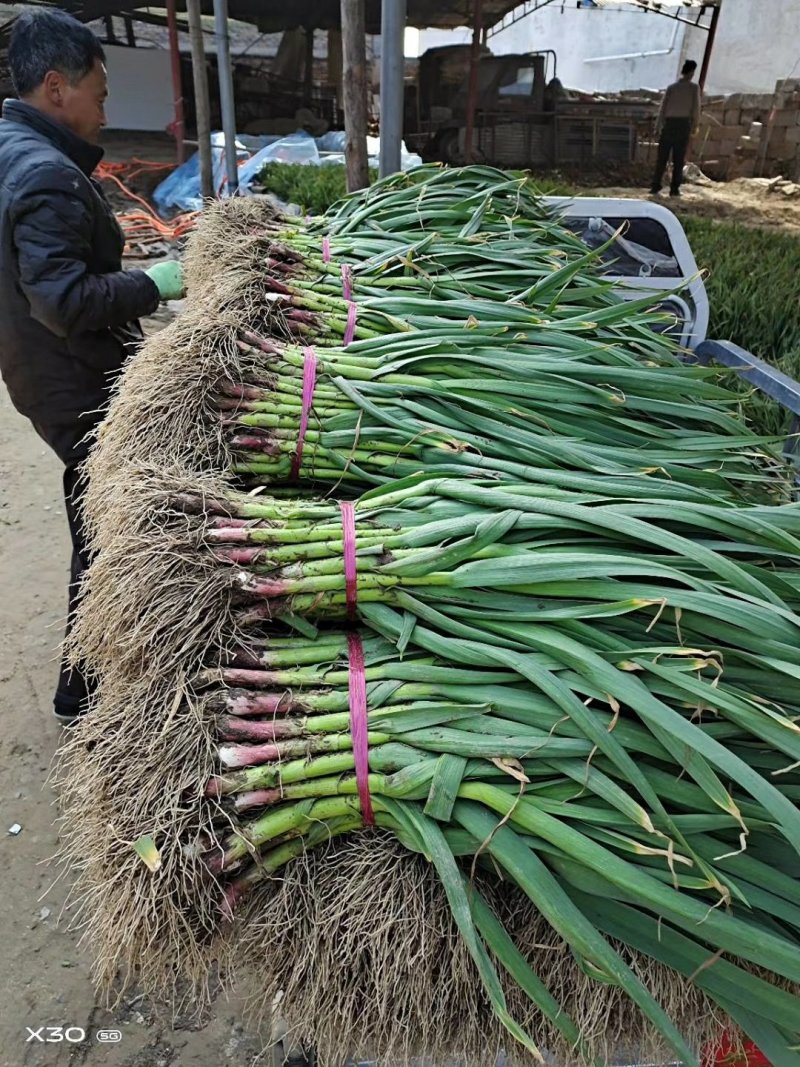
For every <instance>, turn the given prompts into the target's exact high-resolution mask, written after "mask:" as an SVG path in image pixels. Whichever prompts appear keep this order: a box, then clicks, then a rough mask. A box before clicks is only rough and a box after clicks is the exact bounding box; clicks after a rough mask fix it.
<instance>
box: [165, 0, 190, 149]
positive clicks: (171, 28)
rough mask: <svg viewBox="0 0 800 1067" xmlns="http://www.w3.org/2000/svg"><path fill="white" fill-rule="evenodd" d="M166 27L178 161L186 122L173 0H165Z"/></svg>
mask: <svg viewBox="0 0 800 1067" xmlns="http://www.w3.org/2000/svg"><path fill="white" fill-rule="evenodd" d="M167 29H168V33H169V60H170V67H171V69H172V99H173V102H174V106H175V120H174V122H173V123H172V131H173V133H174V136H175V145H176V147H177V153H178V163H179V164H180V163H183V161H184V159H185V147H186V146H185V145H184V143H183V140H184V137H185V134H186V129H185V127H186V124H185V122H184V119H183V86H182V85H181V53H180V50H179V48H178V20H177V18H176V16H175V0H167Z"/></svg>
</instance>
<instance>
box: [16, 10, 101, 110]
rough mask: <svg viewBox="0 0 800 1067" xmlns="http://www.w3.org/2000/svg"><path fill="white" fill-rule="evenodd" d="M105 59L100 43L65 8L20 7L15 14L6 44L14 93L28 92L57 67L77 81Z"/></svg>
mask: <svg viewBox="0 0 800 1067" xmlns="http://www.w3.org/2000/svg"><path fill="white" fill-rule="evenodd" d="M97 59H99V60H100V62H101V63H102V62H104V61H105V53H104V52H103V46H102V45H101V44H100V42H99V41H98V39H97V38H96V37H95V35H94V34H93V33H92V31H91V30H90V29H89V27H88V26H84V24H83V23H82V22H78V20H77V19H75V18H73V17H72V15H68V14H67V13H66V12H65V11H24V12H23V13H22V14H21V15H18V16H17V19H16V21H15V22H14V28H13V30H12V31H11V40H10V41H9V45H8V66H9V69H10V71H11V80H12V81H13V83H14V89H15V91H16V93H17V95H18V96H28V94H29V93H32V92H33V90H34V89H36V88H37V87H38V86H39V85H41V84H42V82H43V81H44V79H45V75H46V74H47V72H48V71H50V70H57V71H59V72H60V73H61V74H63V75H64V76H65V77H66V78H68V79H69V82H70V84H72V85H75V84H77V83H78V82H79V81H80V80H81V78H83V77H84V76H85V75H86V74H88V73H89V71H90V70H91V69H92V67H93V66H94V63H95V60H97Z"/></svg>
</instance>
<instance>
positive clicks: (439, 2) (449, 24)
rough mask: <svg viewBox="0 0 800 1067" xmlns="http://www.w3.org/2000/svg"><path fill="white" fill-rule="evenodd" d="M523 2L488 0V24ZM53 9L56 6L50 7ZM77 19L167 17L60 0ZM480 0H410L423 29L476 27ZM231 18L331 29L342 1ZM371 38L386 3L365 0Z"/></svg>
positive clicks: (86, 0)
mask: <svg viewBox="0 0 800 1067" xmlns="http://www.w3.org/2000/svg"><path fill="white" fill-rule="evenodd" d="M33 2H34V3H36V2H45V0H33ZM519 2H520V0H483V5H482V6H483V23H484V25H485V26H492V25H493V24H494V23H496V22H498V21H499V20H500V19H502V18H503V17H504V16H505V15H507V14H508V13H509V12H510V11H512V10H513V9H514V8H515V7H517V6H518V5H519ZM47 6H52V5H51V4H50V3H48V4H47ZM55 6H56V7H60V8H62V9H63V10H65V11H69V12H71V13H72V14H74V15H76V16H77V17H78V18H80V19H81V20H82V21H83V22H91V21H93V20H94V19H97V18H102V17H103V16H104V15H132V16H133V18H134V19H135V18H136V16H137V14H138V13H142V14H145V15H147V14H151V13H152V14H158V15H163V14H164V10H163V7H162V5H161V4H155V5H150V6H148V5H147V4H143V3H142V2H141V0H138V2H137V0H58V2H57V3H56V4H55ZM202 6H203V11H204V12H205V13H207V14H212V13H213V5H212V0H203V4H202ZM474 7H475V5H474V0H408V17H407V21H408V24H409V26H416V27H419V28H420V29H424V28H427V27H433V28H436V29H452V28H454V27H456V26H470V25H472V12H473V11H474ZM229 9H230V16H231V18H234V19H239V20H241V21H242V22H252V23H254V24H255V25H256V26H258V28H259V29H260V30H261V32H262V33H275V32H278V31H280V30H290V29H294V28H296V27H298V26H308V27H314V28H317V29H330V28H331V27H336V26H338V25H339V20H340V0H291V3H286V0H230V2H229ZM365 17H366V26H367V32H368V33H380V22H381V3H380V0H365Z"/></svg>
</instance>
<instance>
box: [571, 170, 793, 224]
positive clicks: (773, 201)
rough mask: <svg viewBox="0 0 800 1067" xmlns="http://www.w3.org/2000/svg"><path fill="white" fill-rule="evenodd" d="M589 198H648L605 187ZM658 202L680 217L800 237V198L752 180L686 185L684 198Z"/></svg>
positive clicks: (640, 192)
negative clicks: (772, 190) (727, 223)
mask: <svg viewBox="0 0 800 1067" xmlns="http://www.w3.org/2000/svg"><path fill="white" fill-rule="evenodd" d="M582 192H583V190H582ZM585 195H586V196H614V197H623V198H625V199H630V198H632V197H634V198H637V199H641V198H644V197H646V196H647V189H646V188H642V189H636V188H631V187H630V186H610V187H609V186H604V187H603V188H598V189H586V190H585ZM658 202H659V203H661V204H664V205H665V206H666V207H668V208H669V209H670V210H671V211H674V212H675V214H676V215H678V216H679V217H680V216H685V215H696V216H700V217H702V218H709V219H717V220H719V221H721V222H736V223H739V224H740V225H742V226H757V227H758V228H759V229H765V230H781V231H783V232H784V233H790V234H793V235H794V236H795V237H800V196H795V197H792V198H789V197H786V196H784V195H783V194H782V193H780V192H768V191H767V189H766V188H765V186H763V185H760V184H757V183H755V182H754V181H753V180H752V179H748V178H742V179H738V180H736V181H732V182H712V183H711V185H693V184H690V183H686V184H684V185H683V187H682V188H681V195H680V198H676V199H673V198H672V197H669V196H666V195H665V194H662V195H661V196H660V197H658Z"/></svg>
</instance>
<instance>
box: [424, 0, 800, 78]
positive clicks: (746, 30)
mask: <svg viewBox="0 0 800 1067" xmlns="http://www.w3.org/2000/svg"><path fill="white" fill-rule="evenodd" d="M470 39H471V35H470V32H469V30H467V29H462V30H453V31H451V32H449V33H448V32H446V31H433V30H423V31H421V33H420V40H419V50H420V54H421V53H422V52H424V51H425V50H426V49H427V48H432V47H435V46H437V45H440V44H464V43H467V42H468V41H469V40H470ZM706 39H707V35H706V33H705V31H703V30H694V29H692V28H690V27H687V26H685V25H684V24H683V23H679V22H676V21H674V20H673V19H669V18H665V17H664V16H662V15H657V14H653V13H648V12H645V11H642V10H641V8H634V7H631V6H628V5H624V4H621V5H620V7H619V8H602V9H601V8H578V7H577V5H576V4H575V0H568V2H567V3H564V4H562V3H561V2H559V0H556V2H555V3H551V4H549V5H548V6H547V7H543V8H541V9H540V10H539V11H536V12H533V13H532V14H530V15H527V16H526V17H525V18H523V19H520V21H519V22H517V23H515V24H514V25H513V26H510V27H509V28H508V29H506V30H502V31H501V32H499V33H497V34H494V35H492V36H491V37H490V38H489V47H490V48H491V49H492V51H493V52H495V53H497V54H501V53H513V52H536V51H539V50H540V49H546V48H552V49H554V50H555V52H556V55H557V56H558V76H559V78H560V79H561V81H562V82H563V84H564V85H566V86H568V87H569V88H571V89H582V90H584V91H586V92H603V91H609V92H613V91H618V90H621V89H663V88H664V87H665V86H666V85H669V83H670V82H672V81H674V80H675V78H676V77H677V76H678V72H679V70H680V66H681V64H682V62H683V60H684V59H686V58H691V59H695V60H696V61H697V63H698V65H699V64H700V62H701V61H702V58H703V51H704V49H705V44H706ZM622 56H625V57H627V58H608V59H604V58H603V57H622ZM793 76H794V77H797V76H800V0H723V4H722V11H721V14H720V20H719V26H718V29H717V37H716V42H715V45H714V52H713V54H712V59H711V68H710V70H709V77H708V81H707V83H706V89H707V91H708V92H711V93H733V92H767V91H770V90H772V89H773V88H774V86H775V82H776V81H777V80H778V79H779V78H787V77H793Z"/></svg>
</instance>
